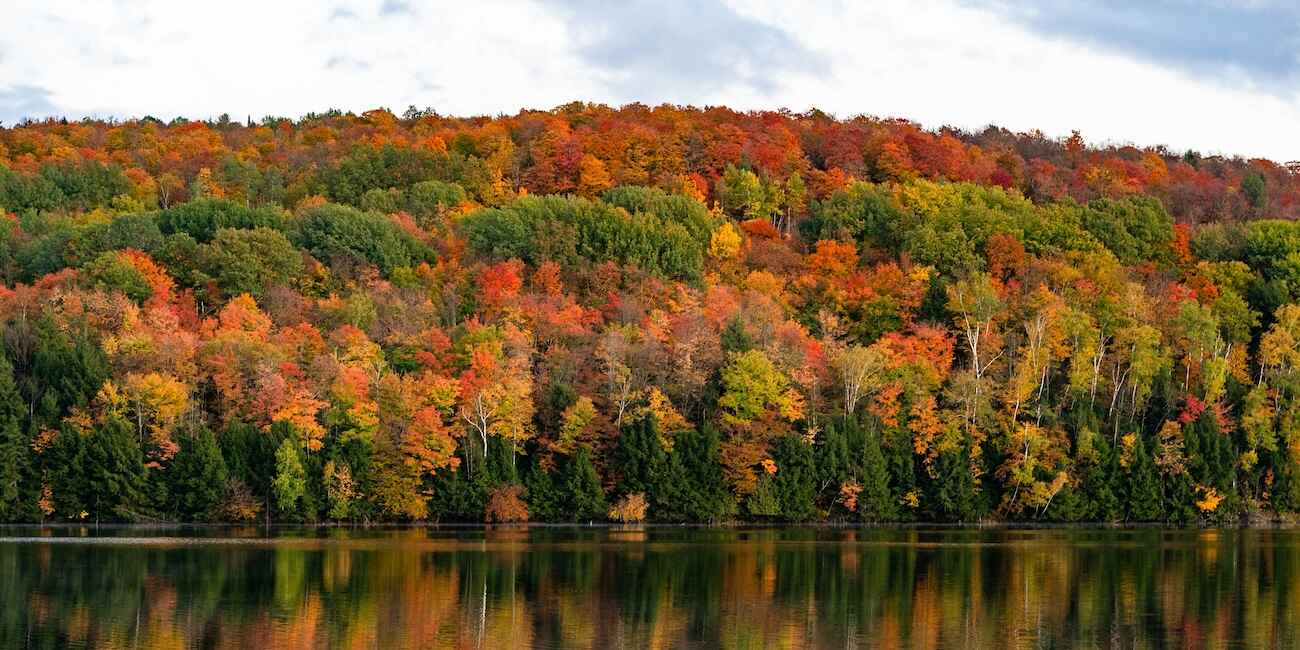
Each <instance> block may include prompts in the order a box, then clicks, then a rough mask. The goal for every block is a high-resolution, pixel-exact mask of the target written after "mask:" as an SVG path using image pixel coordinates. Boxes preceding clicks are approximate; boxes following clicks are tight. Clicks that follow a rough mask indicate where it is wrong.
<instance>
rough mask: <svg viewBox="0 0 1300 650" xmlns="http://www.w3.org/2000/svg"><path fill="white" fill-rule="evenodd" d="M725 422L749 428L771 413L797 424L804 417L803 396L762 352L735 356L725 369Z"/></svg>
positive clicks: (722, 405) (723, 379)
mask: <svg viewBox="0 0 1300 650" xmlns="http://www.w3.org/2000/svg"><path fill="white" fill-rule="evenodd" d="M722 385H723V389H724V392H723V395H722V397H721V398H720V399H718V406H719V407H721V408H722V409H723V415H722V417H723V420H725V421H726V422H728V423H730V424H734V425H742V426H743V425H747V424H749V423H750V422H753V421H754V420H755V419H758V418H760V417H762V416H763V415H764V414H767V413H775V414H776V415H778V416H779V417H781V418H783V419H786V420H790V421H794V420H798V419H800V418H801V417H803V397H802V396H801V395H800V394H799V393H798V391H795V390H794V389H792V388H791V387H790V382H789V380H788V379H787V378H786V377H785V375H783V374H781V372H780V371H779V370H777V368H776V366H775V365H773V364H772V361H771V360H770V359H768V357H767V355H766V354H765V353H764V352H763V351H762V350H749V351H747V352H741V353H737V354H733V355H732V357H731V360H730V362H729V363H728V364H727V365H726V367H724V368H723V369H722Z"/></svg>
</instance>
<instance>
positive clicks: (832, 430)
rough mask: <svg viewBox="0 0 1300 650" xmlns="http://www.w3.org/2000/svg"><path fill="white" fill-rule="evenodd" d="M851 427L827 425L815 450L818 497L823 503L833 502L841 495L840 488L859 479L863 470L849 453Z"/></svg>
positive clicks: (846, 425)
mask: <svg viewBox="0 0 1300 650" xmlns="http://www.w3.org/2000/svg"><path fill="white" fill-rule="evenodd" d="M850 426H851V425H848V424H843V425H841V426H836V425H835V423H833V422H832V423H829V424H827V425H826V430H825V431H824V432H823V434H822V442H821V444H820V445H817V446H816V448H815V449H816V458H817V484H816V489H817V492H818V494H817V497H818V499H820V500H822V501H825V502H833V501H834V500H835V498H836V497H837V496H838V495H839V490H840V486H841V485H844V484H845V483H847V482H848V481H850V480H853V479H857V478H858V475H859V474H860V473H861V469H860V468H859V467H857V466H856V464H855V463H854V462H853V456H852V454H851V453H850V452H849V436H850V433H849V431H848V430H847V429H848V427H850ZM853 433H855V434H856V433H857V432H856V431H855V432H853Z"/></svg>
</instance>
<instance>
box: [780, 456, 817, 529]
mask: <svg viewBox="0 0 1300 650" xmlns="http://www.w3.org/2000/svg"><path fill="white" fill-rule="evenodd" d="M772 457H773V460H775V461H776V467H777V470H776V475H775V476H774V477H773V481H772V483H773V485H774V487H775V489H776V495H777V501H778V502H779V503H780V504H781V518H782V519H785V520H787V521H808V520H810V519H813V518H815V517H816V516H817V507H816V505H815V504H814V503H813V500H814V499H815V498H816V496H817V468H816V466H815V464H814V463H813V454H812V448H811V447H810V446H809V445H808V444H807V443H805V442H804V441H803V439H802V438H801V437H799V436H797V435H788V436H784V437H782V438H781V439H780V440H778V441H777V443H776V449H775V450H774V451H773V453H772Z"/></svg>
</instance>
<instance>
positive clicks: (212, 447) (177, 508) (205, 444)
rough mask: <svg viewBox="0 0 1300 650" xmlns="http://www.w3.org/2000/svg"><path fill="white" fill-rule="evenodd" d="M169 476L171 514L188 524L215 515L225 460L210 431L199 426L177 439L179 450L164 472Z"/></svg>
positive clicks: (223, 484)
mask: <svg viewBox="0 0 1300 650" xmlns="http://www.w3.org/2000/svg"><path fill="white" fill-rule="evenodd" d="M167 472H168V474H169V475H170V476H171V477H172V489H171V498H172V503H171V511H172V512H173V513H175V514H178V515H180V516H181V517H182V518H183V519H185V520H188V521H204V520H208V519H212V518H216V517H217V516H218V513H217V509H218V507H219V506H220V504H221V501H222V498H223V497H224V496H225V489H226V481H227V476H228V475H227V471H226V461H225V459H224V458H222V456H221V448H220V447H218V446H217V438H216V436H215V435H213V433H212V430H211V429H208V428H206V427H200V428H198V429H197V430H194V431H191V432H190V433H189V435H182V436H181V437H180V448H179V450H178V451H177V453H176V457H175V458H174V459H173V460H172V463H171V466H170V467H169V468H168V470H167Z"/></svg>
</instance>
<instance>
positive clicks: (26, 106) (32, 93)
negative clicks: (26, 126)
mask: <svg viewBox="0 0 1300 650" xmlns="http://www.w3.org/2000/svg"><path fill="white" fill-rule="evenodd" d="M59 114H60V111H59V107H57V106H55V105H54V102H52V101H50V91H48V90H46V89H45V88H42V87H40V86H29V85H15V86H9V87H8V88H0V122H2V123H4V124H15V123H17V122H19V121H21V120H22V119H23V118H25V117H31V118H40V117H49V116H52V115H59Z"/></svg>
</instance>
